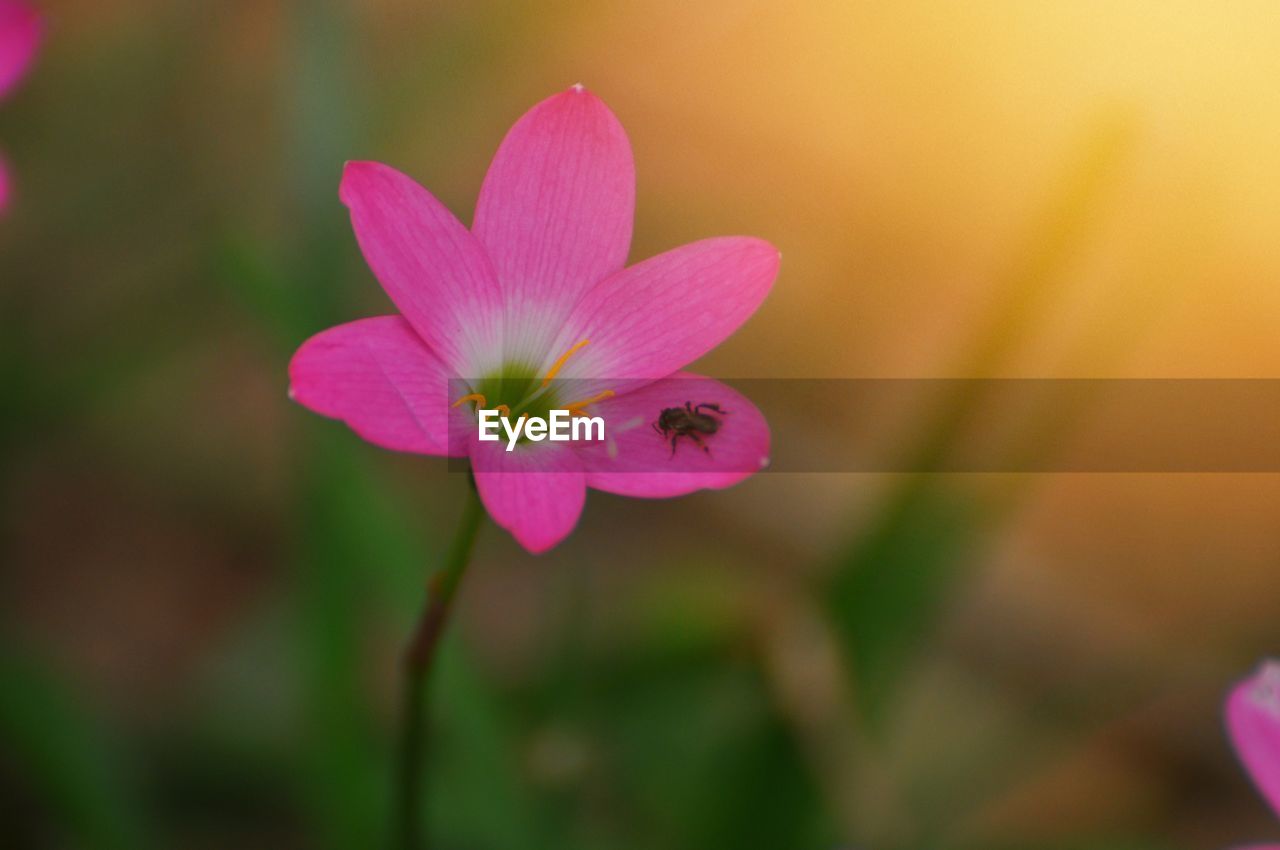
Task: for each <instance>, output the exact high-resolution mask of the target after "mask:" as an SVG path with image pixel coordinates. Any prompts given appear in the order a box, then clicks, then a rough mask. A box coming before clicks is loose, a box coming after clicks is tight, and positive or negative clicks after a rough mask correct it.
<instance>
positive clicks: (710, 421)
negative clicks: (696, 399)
mask: <svg viewBox="0 0 1280 850" xmlns="http://www.w3.org/2000/svg"><path fill="white" fill-rule="evenodd" d="M703 410H711V411H714V412H715V413H717V414H719V415H721V416H724V415H726V414H728V412H729V411H727V410H722V409H721V408H720V405H718V404H712V403H710V402H704V403H703V404H698V405H695V404H694V403H693V402H691V401H686V402H685V403H684V407H664V408H663V409H662V412H661V413H659V414H658V421H657V422H654V423H653V430H655V431H657V432H658V433H659V434H661V435H662V437H663V439H664V440H665V439H666V438H667V437H670V438H671V456H672V457H675V456H676V446H677V441H678V440H679V439H680V438H681V437H688V438H689V439H690V440H692V441H693V443H694V445H696V446H697V447H698V448H700V449H702V450H703V451H704V452H706V453H707V454H711V450H710V449H708V448H707V446H706V444H704V443H703V442H702V438H703V437H710V436H711V435H712V434H714V433H716V432H717V431H719V430H720V425H721V424H722V423H721V421H720V420H719V419H717V418H716V417H714V416H712V415H711V414H710V413H703V412H702V411H703Z"/></svg>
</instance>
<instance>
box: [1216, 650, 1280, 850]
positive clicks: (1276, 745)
mask: <svg viewBox="0 0 1280 850" xmlns="http://www.w3.org/2000/svg"><path fill="white" fill-rule="evenodd" d="M1226 715H1227V732H1228V733H1229V734H1230V736H1231V743H1232V744H1233V745H1234V746H1235V748H1236V753H1237V754H1238V755H1239V756H1240V761H1241V762H1243V763H1244V766H1245V769H1246V770H1247V771H1249V775H1250V776H1251V777H1252V778H1253V784H1254V785H1256V786H1257V788H1258V790H1259V791H1260V792H1262V796H1263V797H1265V798H1266V800H1267V802H1268V803H1270V804H1271V809H1272V810H1273V811H1274V812H1276V814H1277V815H1280V661H1266V662H1264V663H1263V664H1262V666H1261V667H1259V668H1258V670H1257V672H1255V673H1254V674H1253V676H1251V677H1250V678H1248V679H1245V680H1244V681H1243V682H1240V683H1239V684H1238V685H1236V686H1235V688H1233V689H1232V691H1231V693H1230V694H1229V695H1228V697H1227V705H1226ZM1246 850H1280V844H1259V845H1251V846H1250V847H1249V848H1246Z"/></svg>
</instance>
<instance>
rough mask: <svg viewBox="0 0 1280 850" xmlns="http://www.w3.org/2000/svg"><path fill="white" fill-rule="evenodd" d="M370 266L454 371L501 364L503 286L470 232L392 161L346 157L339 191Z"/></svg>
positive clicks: (479, 373)
mask: <svg viewBox="0 0 1280 850" xmlns="http://www.w3.org/2000/svg"><path fill="white" fill-rule="evenodd" d="M339 194H340V196H341V198H342V202H343V203H344V204H346V205H347V207H348V208H350V210H351V224H352V227H353V228H354V230H355V233H356V239H357V240H358V241H359V243H360V249H361V251H362V252H363V253H364V256H365V260H366V261H367V262H368V264H369V268H370V269H371V270H372V271H373V274H374V276H375V277H376V278H377V279H378V282H379V283H381V284H382V286H383V288H384V289H385V290H386V291H387V294H388V295H389V296H390V297H391V300H392V301H393V302H395V305H396V307H397V308H398V309H399V310H400V312H401V313H403V314H404V316H405V318H406V319H408V320H409V323H410V324H411V325H413V327H414V329H415V330H417V332H418V335H419V336H421V337H422V339H423V340H424V341H425V342H426V343H427V344H428V345H429V346H431V349H432V351H434V352H435V353H436V354H437V355H438V356H439V357H440V359H441V360H443V361H444V362H445V364H446V365H447V366H449V367H450V368H451V369H453V370H454V374H455V376H457V377H462V378H479V377H483V376H484V375H486V374H488V373H490V372H492V371H495V370H496V369H497V368H498V367H499V366H501V364H502V309H503V308H502V292H501V290H500V289H499V288H498V282H497V277H496V276H495V273H494V270H493V265H492V264H491V263H490V262H489V258H488V257H487V256H486V255H485V253H484V249H483V248H482V247H481V246H480V243H479V241H477V240H476V238H475V237H474V236H472V235H471V232H470V231H468V230H467V229H466V227H464V226H463V225H462V223H461V222H460V221H458V220H457V219H456V218H455V217H454V215H453V213H451V212H449V210H448V209H446V208H445V206H444V205H443V204H442V203H440V202H439V201H438V200H436V198H435V197H434V196H433V195H432V194H431V193H430V192H428V191H427V190H426V189H424V188H422V187H421V186H419V185H418V184H417V183H416V182H414V181H413V180H412V179H411V178H409V177H407V176H405V175H404V174H401V173H400V172H399V171H396V170H395V169H394V168H391V167H390V166H386V165H382V164H380V163H376V162H350V163H347V166H346V168H345V169H344V170H343V174H342V187H341V189H340V191H339Z"/></svg>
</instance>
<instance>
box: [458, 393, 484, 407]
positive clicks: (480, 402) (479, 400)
mask: <svg viewBox="0 0 1280 850" xmlns="http://www.w3.org/2000/svg"><path fill="white" fill-rule="evenodd" d="M468 401H474V402H475V403H476V407H484V406H485V405H487V404H488V403H489V402H487V401H485V398H484V396H483V395H481V394H480V393H467V394H466V395H464V396H463V397H462V398H460V399H458V400H457V401H455V402H454V403H453V404H451V405H449V407H457V406H458V405H460V404H463V403H465V402H468Z"/></svg>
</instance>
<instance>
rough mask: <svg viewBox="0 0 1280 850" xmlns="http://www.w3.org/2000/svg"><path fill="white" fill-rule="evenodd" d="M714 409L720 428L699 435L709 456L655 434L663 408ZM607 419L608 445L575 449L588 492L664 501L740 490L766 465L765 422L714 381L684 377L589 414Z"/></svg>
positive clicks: (734, 393) (742, 399) (682, 441)
mask: <svg viewBox="0 0 1280 850" xmlns="http://www.w3.org/2000/svg"><path fill="white" fill-rule="evenodd" d="M686 401H689V402H692V403H693V404H694V405H699V404H706V403H713V404H716V405H718V406H719V407H720V409H721V410H722V411H725V413H724V414H723V415H719V414H715V413H714V412H711V411H707V412H709V413H711V415H713V416H715V418H717V419H719V420H720V423H721V424H720V430H718V431H717V432H716V433H715V434H712V435H709V436H706V437H703V438H702V439H703V441H704V443H705V445H706V447H707V450H708V451H706V452H703V451H702V450H701V449H699V448H698V447H697V446H696V445H695V444H694V443H693V441H692V440H691V439H690V438H688V437H681V438H679V439H677V440H676V446H675V452H674V453H673V452H672V446H671V439H670V438H669V437H664V436H663V435H661V434H659V433H658V432H656V431H655V430H654V427H653V426H654V423H655V422H657V420H658V417H659V415H660V414H661V412H662V410H663V409H664V408H668V407H682V406H683V405H684V403H685V402H686ZM587 412H588V413H590V414H591V415H593V416H602V417H604V419H605V437H606V439H605V441H604V442H591V443H576V444H574V448H575V450H576V451H577V453H578V456H579V457H580V458H582V463H583V466H584V467H585V468H586V470H587V486H589V487H594V488H595V489H597V490H605V491H607V492H610V493H617V494H619V495H623V496H635V497H639V498H667V497H670V496H681V495H684V494H685V493H691V492H693V491H694V490H702V489H721V488H724V487H729V486H731V485H733V484H737V483H738V482H739V481H741V480H743V479H744V478H747V477H749V476H751V475H753V474H755V473H756V472H759V471H760V470H761V469H763V468H764V467H765V466H767V465H768V463H769V423H768V422H766V421H765V418H764V415H763V414H762V413H761V412H760V410H759V409H758V408H757V407H756V406H755V405H754V404H752V403H751V402H750V401H749V400H748V399H747V397H746V396H744V395H742V394H741V393H739V392H737V391H736V390H733V389H731V388H729V387H727V386H725V385H724V384H722V383H720V382H719V381H715V380H712V379H711V378H704V377H701V376H699V375H693V374H690V373H688V372H681V373H679V374H677V375H673V376H672V377H670V378H668V379H666V380H663V381H657V382H655V383H651V384H646V385H645V386H643V387H641V388H640V389H637V390H635V391H634V392H627V393H625V394H623V395H620V396H617V397H616V398H611V399H606V400H605V401H602V402H599V403H597V404H594V405H592V406H591V407H590V408H589V409H588V411H587Z"/></svg>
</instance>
